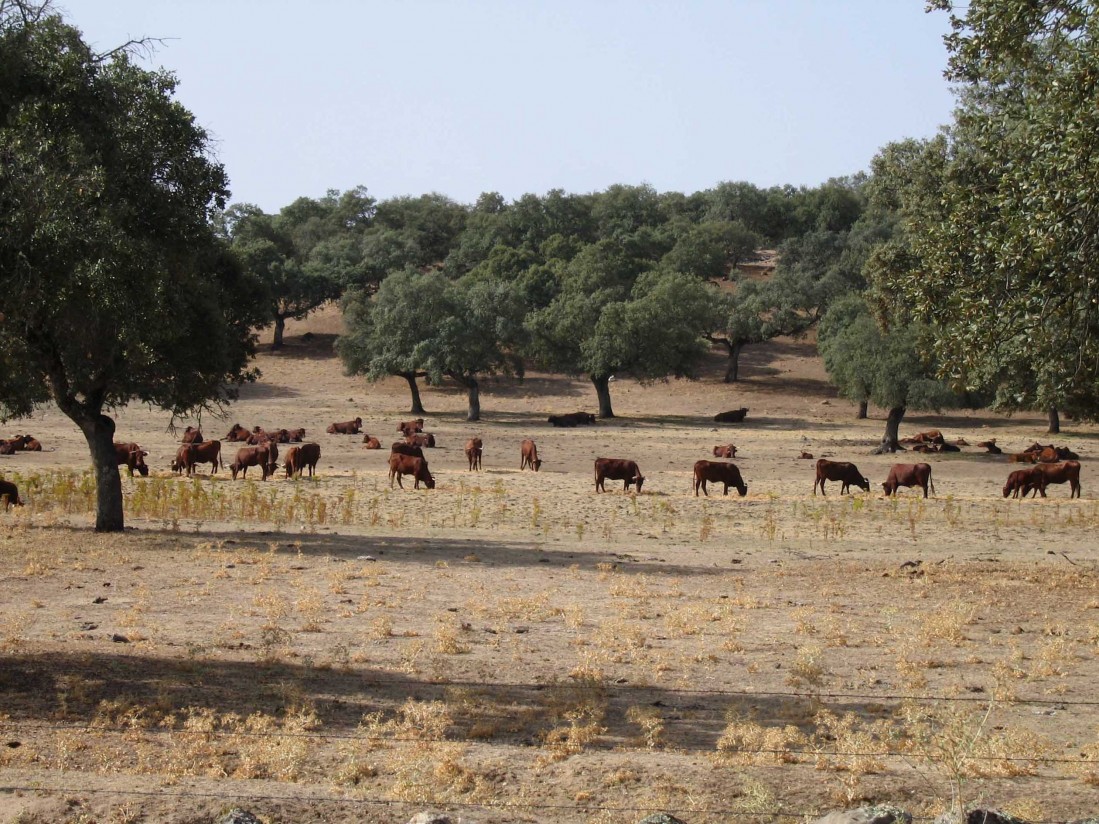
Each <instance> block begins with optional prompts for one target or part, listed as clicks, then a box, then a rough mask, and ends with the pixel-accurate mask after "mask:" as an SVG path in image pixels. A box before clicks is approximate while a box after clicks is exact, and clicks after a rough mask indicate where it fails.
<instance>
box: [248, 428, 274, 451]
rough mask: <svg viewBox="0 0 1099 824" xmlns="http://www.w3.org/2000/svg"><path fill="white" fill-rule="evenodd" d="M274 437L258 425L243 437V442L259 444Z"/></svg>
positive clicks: (252, 444) (251, 444)
mask: <svg viewBox="0 0 1099 824" xmlns="http://www.w3.org/2000/svg"><path fill="white" fill-rule="evenodd" d="M274 440H275V438H274V436H273V435H271V433H269V432H267V431H265V430H263V429H260V428H259V427H258V426H257V427H256V428H255V429H253V430H252V431H251V432H249V433H248V437H246V438H245V439H244V442H245V443H246V444H248V445H249V446H259V445H260V444H265V443H267V442H268V441H274Z"/></svg>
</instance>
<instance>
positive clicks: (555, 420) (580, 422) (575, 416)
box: [547, 412, 595, 428]
mask: <svg viewBox="0 0 1099 824" xmlns="http://www.w3.org/2000/svg"><path fill="white" fill-rule="evenodd" d="M547 420H548V421H549V423H550V424H552V425H553V426H561V427H566V428H571V427H574V426H591V425H592V424H594V423H595V415H593V414H591V413H590V412H567V413H565V414H564V415H550V416H549V418H547Z"/></svg>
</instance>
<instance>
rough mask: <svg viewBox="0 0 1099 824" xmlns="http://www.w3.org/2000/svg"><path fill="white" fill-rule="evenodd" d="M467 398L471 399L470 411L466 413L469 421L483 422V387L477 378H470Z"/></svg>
mask: <svg viewBox="0 0 1099 824" xmlns="http://www.w3.org/2000/svg"><path fill="white" fill-rule="evenodd" d="M466 396H467V398H468V399H469V411H468V412H467V413H466V420H467V421H479V420H481V385H480V384H479V383H477V378H475V377H472V376H470V378H469V382H468V383H467V384H466Z"/></svg>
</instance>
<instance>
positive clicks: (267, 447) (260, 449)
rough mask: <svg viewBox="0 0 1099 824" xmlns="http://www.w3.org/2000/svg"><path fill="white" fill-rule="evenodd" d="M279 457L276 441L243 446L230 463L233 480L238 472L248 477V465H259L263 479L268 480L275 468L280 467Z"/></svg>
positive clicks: (243, 476)
mask: <svg viewBox="0 0 1099 824" xmlns="http://www.w3.org/2000/svg"><path fill="white" fill-rule="evenodd" d="M278 457H279V449H278V446H276V445H275V442H274V441H268V442H267V443H265V444H261V445H260V446H242V447H241V448H240V449H238V450H237V458H236V460H235V461H233V462H232V463H231V464H229V471H230V472H231V473H233V480H234V481H235V480H236V479H237V473H238V472H239V473H240V474H241V477H242V478H247V477H248V467H250V466H258V467H259V468H260V472H261V473H262V475H263V480H265V481H266V480H267V477H268V476H269V475H272V474H274V471H275V469H276V468H277V467H278V463H277V461H278Z"/></svg>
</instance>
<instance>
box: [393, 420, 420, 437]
mask: <svg viewBox="0 0 1099 824" xmlns="http://www.w3.org/2000/svg"><path fill="white" fill-rule="evenodd" d="M397 431H398V432H400V433H401V434H402V435H404V436H405V437H406V438H407V437H408V436H409V435H415V434H416V433H417V432H423V431H424V419H423V418H416V419H415V420H412V421H401V422H400V423H399V424H397Z"/></svg>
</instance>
